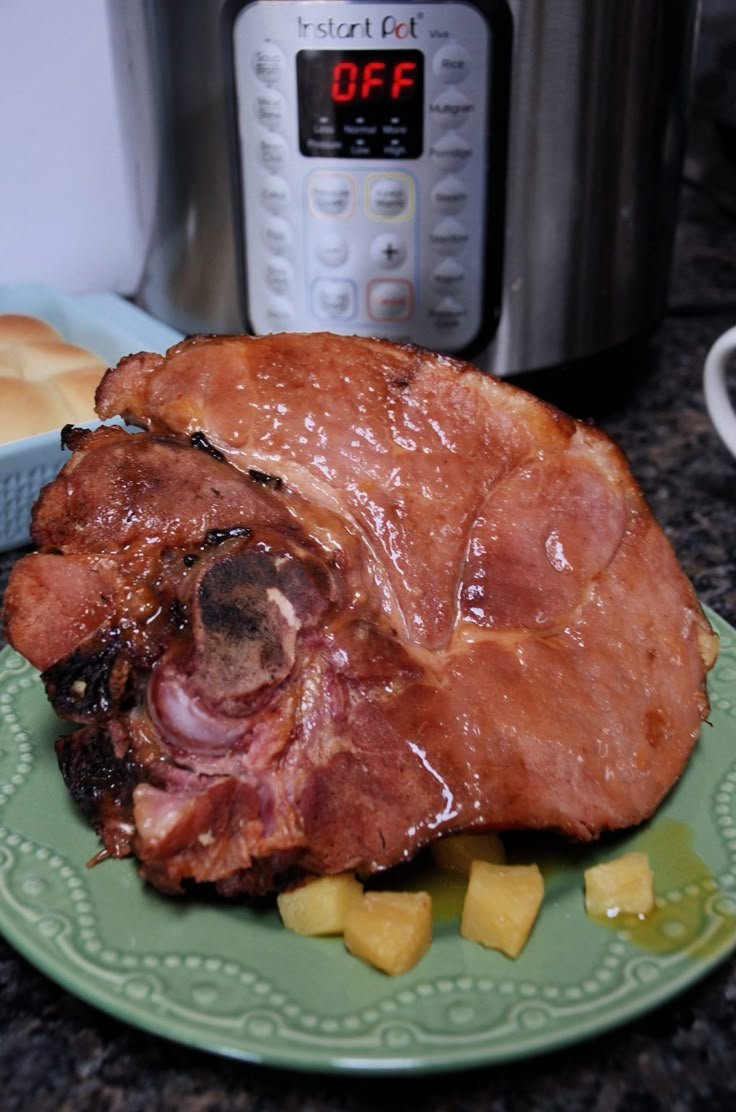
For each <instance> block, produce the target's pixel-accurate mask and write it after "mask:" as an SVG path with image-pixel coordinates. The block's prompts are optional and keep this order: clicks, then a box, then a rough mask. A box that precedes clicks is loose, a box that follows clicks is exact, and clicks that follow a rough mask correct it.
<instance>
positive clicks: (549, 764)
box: [5, 334, 715, 895]
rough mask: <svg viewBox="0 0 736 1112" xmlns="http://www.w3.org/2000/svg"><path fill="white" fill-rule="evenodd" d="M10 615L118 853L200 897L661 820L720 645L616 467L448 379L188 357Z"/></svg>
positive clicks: (145, 385) (250, 352) (540, 408)
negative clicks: (197, 888)
mask: <svg viewBox="0 0 736 1112" xmlns="http://www.w3.org/2000/svg"><path fill="white" fill-rule="evenodd" d="M97 404H98V412H99V413H100V416H102V417H104V418H107V417H112V416H114V415H118V414H119V415H122V416H123V417H124V418H125V419H126V420H127V421H128V422H129V423H131V424H134V425H137V426H139V427H140V428H141V429H142V430H143V431H141V432H137V433H129V432H126V431H124V430H123V429H121V428H119V427H110V428H105V427H103V428H101V429H99V430H97V431H94V432H89V431H83V430H71V431H67V433H66V438H67V442H68V445H69V447H70V448H71V449H72V450H73V454H72V457H71V459H70V460H69V462H68V463H67V464H66V466H65V468H64V469H63V471H62V472H61V474H60V476H59V477H58V478H57V479H56V480H55V481H54V482H53V483H52V484H50V486H48V487H47V488H46V489H45V491H44V492H43V494H42V495H41V498H40V499H39V501H38V503H37V505H36V507H35V511H34V519H33V536H34V539H35V541H36V543H37V545H38V551H37V552H35V553H33V554H32V555H29V556H27V557H25V558H24V559H23V560H22V561H20V562H19V563H18V564H17V565H16V567H15V569H14V572H13V575H12V579H11V582H10V585H9V588H8V591H7V595H6V602H5V625H6V630H7V634H8V637H9V639H10V640H11V642H12V643H13V644H14V645H15V646H16V648H17V649H18V650H19V651H20V652H22V653H24V654H25V655H26V656H27V657H28V659H29V660H30V661H31V662H32V663H33V664H34V665H35V666H36V667H38V668H39V669H41V671H42V673H43V679H44V682H45V685H46V689H47V691H48V694H49V697H50V699H51V702H52V704H53V706H54V708H55V709H56V711H57V713H58V714H59V715H60V716H61V717H62V718H67V719H71V720H72V721H74V722H76V723H78V724H79V728H78V729H77V730H76V732H74V733H72V734H68V735H65V736H64V737H63V738H61V739H60V740H59V742H58V747H57V748H58V754H59V761H60V765H61V769H62V772H63V775H64V777H65V779H66V782H67V784H68V785H69V788H70V790H71V792H72V794H73V796H74V798H75V799H76V801H77V802H78V804H79V806H80V807H81V809H82V811H83V812H84V814H85V815H86V816H87V817H88V818H89V819H90V821H91V822H92V823H93V824H94V826H95V828H96V829H97V831H98V833H99V835H100V837H101V839H102V842H103V845H104V848H105V851H106V852H107V853H109V854H112V855H115V856H124V855H126V854H130V853H133V854H135V855H136V856H137V858H138V860H139V861H140V867H141V872H142V875H143V876H144V877H145V878H146V879H147V880H148V881H150V882H151V883H152V884H154V885H156V886H157V887H159V888H160V889H162V890H164V891H167V892H179V891H181V890H182V889H184V888H186V887H187V885H188V884H189V882H212V883H214V884H215V885H216V887H217V889H218V890H219V891H220V892H222V893H223V894H225V895H237V894H243V893H248V894H260V893H264V892H268V891H270V890H272V889H274V888H276V887H278V886H279V885H280V884H282V883H284V882H286V881H288V880H289V879H291V878H293V876H294V875H295V874H299V873H303V872H311V873H335V872H341V871H343V870H348V869H353V870H356V871H359V872H361V873H372V872H375V871H378V870H381V869H384V868H387V867H389V866H392V865H394V864H396V863H399V862H402V861H406V860H408V859H409V858H411V857H412V856H413V855H414V854H415V853H416V852H417V851H418V850H419V849H420V848H421V847H422V846H423V845H425V844H426V843H427V842H429V841H430V840H432V839H434V838H436V837H438V836H440V835H443V834H446V833H449V832H452V831H458V830H467V829H475V830H482V829H496V830H505V829H510V828H533V829H551V830H555V831H559V832H562V833H563V834H564V835H567V836H569V837H571V838H575V839H591V838H595V837H597V836H598V835H599V834H600V833H601V832H602V831H606V830H614V829H619V828H622V827H626V826H630V825H632V824H636V823H639V822H641V821H642V820H643V819H645V818H647V817H648V816H649V815H651V814H652V812H653V811H654V810H655V808H656V807H657V805H658V804H659V803H660V801H661V800H662V798H663V797H664V796H665V795H666V793H667V792H668V791H669V789H670V788H671V787H672V785H673V783H674V782H675V781H676V780H677V778H678V777H679V775H680V774H681V772H682V770H683V768H684V766H685V764H686V762H687V759H688V756H689V754H690V752H691V750H692V748H693V746H694V745H695V743H696V740H697V738H698V735H699V730H700V724H701V721H702V719H703V718H704V717H705V715H706V713H707V708H708V703H707V697H706V693H705V678H706V674H707V671H708V669H709V668H710V667H711V665H712V663H713V660H714V657H715V637H714V634H713V633H712V631H711V629H710V626H709V624H708V623H707V621H706V620H705V618H704V616H703V613H702V611H701V608H700V606H699V605H698V602H697V600H696V598H695V596H694V594H693V591H692V588H691V586H690V584H689V583H688V582H687V580H686V579H685V577H684V575H683V573H682V571H681V570H680V568H679V566H678V563H677V561H676V558H675V556H674V554H673V552H672V549H671V547H670V545H669V543H668V541H667V540H666V538H665V536H664V534H663V533H662V531H661V529H660V528H659V526H658V525H657V524H656V522H655V521H654V519H653V517H652V515H651V513H650V511H649V509H648V507H647V505H646V503H645V501H644V499H643V497H642V495H641V493H640V491H639V489H638V487H637V485H636V483H635V482H634V480H633V478H632V476H631V474H630V472H629V470H628V467H627V465H626V463H625V460H624V459H623V457H622V455H621V453H620V452H619V451H618V450H617V448H616V447H615V446H614V445H613V444H612V443H611V442H610V441H609V440H608V439H607V438H606V437H605V436H604V435H603V434H602V433H601V432H599V431H596V430H594V429H593V428H590V427H588V426H585V425H582V424H580V423H577V422H576V421H574V420H572V419H571V418H569V417H567V416H565V415H563V414H562V413H560V412H558V411H556V410H554V409H552V408H550V407H549V406H547V405H545V404H543V403H542V402H540V401H538V400H537V399H535V398H533V397H531V396H530V395H528V394H526V393H524V392H522V391H520V390H518V389H516V388H515V387H513V386H511V385H509V384H508V383H503V382H500V381H498V380H495V379H493V378H490V377H488V376H485V375H482V374H480V373H479V372H478V371H476V370H474V369H473V368H472V367H470V366H469V365H467V364H465V363H462V362H459V361H458V360H455V359H449V358H445V357H441V356H437V355H432V354H430V353H428V352H426V351H423V350H420V349H417V348H413V347H408V346H402V347H399V346H395V345H392V344H390V343H388V342H384V341H378V340H366V339H357V338H344V337H337V336H330V335H327V334H317V335H275V336H269V337H265V338H261V339H252V338H246V337H237V336H225V337H194V338H192V339H189V340H187V341H185V342H183V343H181V344H179V345H177V346H176V347H174V348H172V349H171V350H170V351H169V352H168V353H167V354H166V355H165V356H161V355H150V354H141V355H135V356H130V357H128V358H127V359H124V360H123V361H122V362H121V363H120V364H119V366H118V367H116V368H114V369H113V370H111V371H109V372H108V373H107V375H106V377H105V379H104V380H103V382H102V384H101V387H100V389H99V391H98V398H97Z"/></svg>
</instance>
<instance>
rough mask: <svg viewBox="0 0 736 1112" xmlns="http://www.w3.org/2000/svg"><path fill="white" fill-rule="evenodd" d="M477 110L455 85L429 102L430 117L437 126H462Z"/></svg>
mask: <svg viewBox="0 0 736 1112" xmlns="http://www.w3.org/2000/svg"><path fill="white" fill-rule="evenodd" d="M474 111H475V105H474V104H473V102H472V101H471V100H469V99H468V98H467V97H466V96H465V93H461V92H460V90H459V89H456V88H455V87H454V85H452V86H450V88H449V89H443V90H442V92H441V93H438V94H437V96H436V97H433V98H432V100H431V101H430V102H429V118H430V120H431V121H432V123H433V124H435V125H436V126H437V127H442V128H451V127H462V126H463V124H465V123H467V121H468V120H469V119H470V117H471V116H472V115H473V113H474Z"/></svg>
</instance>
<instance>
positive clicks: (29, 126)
mask: <svg viewBox="0 0 736 1112" xmlns="http://www.w3.org/2000/svg"><path fill="white" fill-rule="evenodd" d="M117 2H122V3H126V2H127V0H117ZM142 239H143V236H142V231H141V228H140V218H139V215H138V213H137V208H136V203H135V201H134V190H133V187H132V168H131V166H130V159H129V158H128V157H127V155H126V152H125V145H124V141H123V134H122V127H121V121H120V114H119V112H118V97H117V89H116V84H115V69H114V64H113V53H112V43H111V41H110V34H109V25H108V10H107V0H0V282H29V281H31V282H35V281H40V282H47V283H51V284H52V285H55V286H58V287H60V288H61V289H63V290H65V291H68V292H82V291H90V290H114V291H117V292H119V293H130V292H132V290H133V289H134V288H135V286H136V284H137V281H138V277H139V273H140V268H141V265H142V262H141V260H142V253H143V247H142Z"/></svg>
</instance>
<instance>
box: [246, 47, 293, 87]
mask: <svg viewBox="0 0 736 1112" xmlns="http://www.w3.org/2000/svg"><path fill="white" fill-rule="evenodd" d="M251 65H252V67H253V72H254V74H255V75H256V77H257V78H258V80H259V81H262V82H263V84H264V85H275V84H276V82H277V81H280V80H281V78H282V77H283V75H284V70H285V68H286V59H285V58H284V55H283V54H282V52H281V51H280V50H279V48H278V47H277V46H276V44H275V43H273V42H264V43H262V44H261V46H259V47H257V48H256V49H255V50H254V51H253V54H252V55H251Z"/></svg>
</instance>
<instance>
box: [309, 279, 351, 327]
mask: <svg viewBox="0 0 736 1112" xmlns="http://www.w3.org/2000/svg"><path fill="white" fill-rule="evenodd" d="M312 308H313V310H314V312H315V314H316V315H317V316H318V317H322V319H323V320H347V319H349V318H350V317H352V316H354V314H355V285H354V283H353V282H351V281H349V279H347V278H318V279H317V280H316V281H315V283H314V285H313V286H312Z"/></svg>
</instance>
